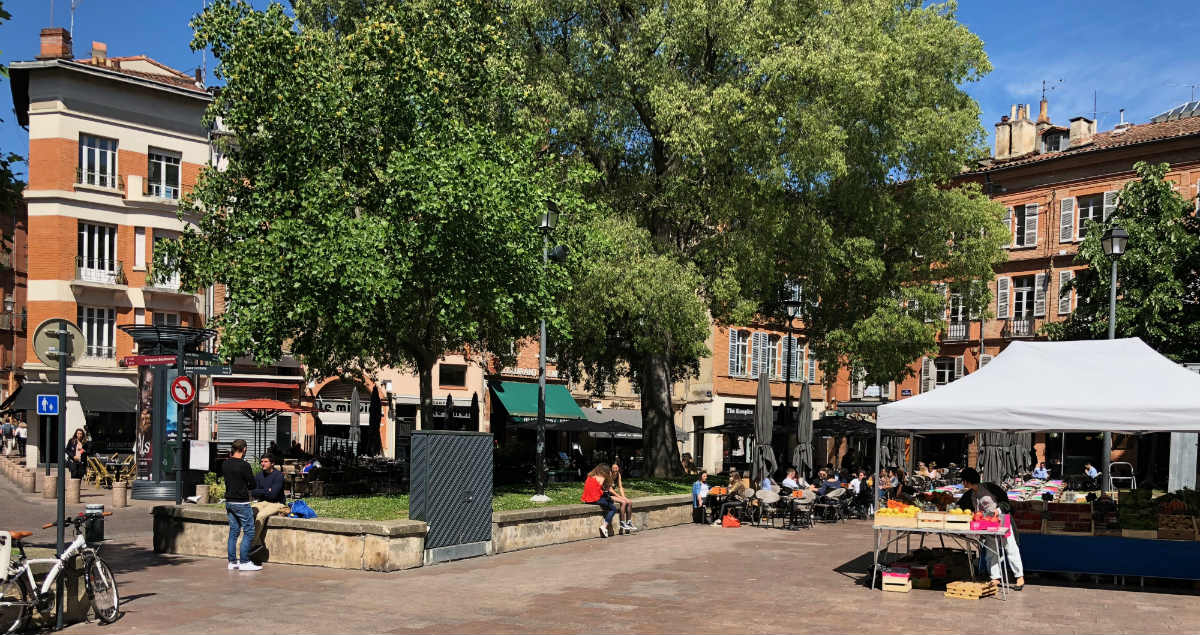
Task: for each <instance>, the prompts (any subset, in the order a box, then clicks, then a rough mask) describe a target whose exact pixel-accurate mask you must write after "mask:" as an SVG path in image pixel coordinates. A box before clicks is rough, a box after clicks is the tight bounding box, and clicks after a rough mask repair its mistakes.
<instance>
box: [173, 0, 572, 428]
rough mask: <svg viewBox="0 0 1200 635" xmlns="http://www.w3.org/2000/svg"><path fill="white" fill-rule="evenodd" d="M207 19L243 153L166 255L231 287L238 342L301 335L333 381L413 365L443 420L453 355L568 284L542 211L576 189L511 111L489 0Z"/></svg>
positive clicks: (228, 115)
mask: <svg viewBox="0 0 1200 635" xmlns="http://www.w3.org/2000/svg"><path fill="white" fill-rule="evenodd" d="M193 26H194V28H195V31H196V35H195V39H194V41H193V47H195V48H201V47H209V48H211V49H212V51H213V52H214V54H215V56H216V58H217V60H218V64H217V67H216V76H217V77H218V78H219V79H221V80H223V81H224V82H225V83H224V86H222V87H221V89H220V90H219V92H218V93H217V95H216V98H215V100H214V103H213V105H212V107H211V109H210V110H209V112H208V119H209V121H210V122H213V123H218V122H219V124H220V126H221V127H222V128H223V129H224V131H226V132H228V133H229V134H228V135H227V136H222V137H221V138H224V139H228V141H226V142H224V143H223V144H222V145H223V148H222V149H223V151H224V153H225V157H226V158H227V165H225V166H223V168H224V169H216V168H209V169H206V170H205V171H204V172H203V173H202V175H201V178H200V182H199V184H198V186H197V187H196V189H195V191H194V192H193V193H192V194H191V196H189V197H188V199H187V200H186V201H185V204H184V205H183V206H182V208H183V211H182V212H181V213H188V212H194V213H196V214H197V215H198V219H199V220H198V222H197V227H196V228H195V229H194V230H192V229H189V230H188V231H186V232H185V233H184V234H183V237H182V239H181V241H179V242H178V243H177V244H176V245H174V246H172V248H170V249H168V250H166V251H165V252H164V253H163V254H161V255H159V257H158V262H157V263H156V264H157V265H158V266H174V267H178V268H179V269H181V270H182V272H183V274H184V278H185V281H186V282H188V283H189V284H193V285H209V284H214V283H223V284H225V285H227V287H228V289H229V301H228V304H227V308H226V311H225V312H224V313H223V314H222V315H220V316H219V317H218V318H217V320H216V324H217V326H219V327H220V328H222V329H223V330H222V338H221V346H222V350H223V352H225V353H226V354H233V355H237V354H246V353H248V354H251V355H253V357H254V359H255V360H256V361H260V362H269V361H271V360H274V359H277V358H278V357H279V356H280V354H281V351H282V350H283V348H284V347H285V345H286V346H287V347H288V348H289V349H290V351H291V352H292V353H294V354H296V355H298V356H299V357H300V358H301V359H302V360H303V361H304V363H305V364H306V365H307V366H308V368H309V372H310V373H312V374H314V375H318V376H330V375H343V374H359V373H363V372H370V371H372V370H373V369H374V368H376V367H379V366H399V367H410V368H415V369H416V370H417V372H418V374H419V377H420V392H421V405H422V412H423V413H424V416H428V414H429V413H430V412H431V409H432V376H431V370H432V368H433V365H434V364H435V363H436V361H437V359H438V358H439V357H440V356H441V355H442V354H444V353H447V352H451V351H462V350H484V349H501V348H503V345H504V344H506V343H507V342H510V341H512V340H513V339H514V338H517V337H520V336H524V335H527V334H529V333H531V332H534V331H535V330H536V324H537V319H538V318H539V317H540V316H541V314H542V310H543V307H544V306H545V305H547V304H548V298H549V297H551V295H552V294H553V293H554V291H555V288H556V285H558V284H560V282H561V276H560V275H557V273H556V271H557V270H555V269H551V270H549V271H548V272H547V273H545V274H543V270H542V262H541V259H542V257H541V237H540V236H539V235H538V234H537V232H536V229H535V228H536V226H537V220H538V216H539V214H540V213H541V210H543V209H545V207H546V202H547V201H548V200H551V199H553V200H555V201H556V202H557V204H558V205H559V206H560V207H562V208H563V209H565V210H570V209H572V206H573V205H574V204H575V198H573V197H572V194H571V192H573V191H575V189H576V188H563V187H562V184H563V183H568V182H570V179H571V178H572V175H571V174H570V173H569V172H568V171H567V170H565V169H562V168H560V164H561V161H560V160H559V159H557V158H555V157H552V156H549V155H546V154H541V155H539V154H538V153H537V152H536V150H537V148H538V146H537V143H538V140H537V139H536V138H533V137H529V136H524V135H521V134H520V132H519V131H520V129H521V126H520V125H518V122H517V121H516V120H514V119H512V115H513V113H512V112H511V110H510V109H508V108H507V107H506V106H507V104H511V103H516V99H515V97H516V96H515V95H514V94H513V89H514V85H513V84H512V82H510V81H507V77H506V76H505V74H504V71H505V69H507V68H510V66H511V65H510V64H508V63H506V62H504V59H503V58H504V56H505V55H506V49H505V48H504V47H503V46H502V39H501V32H500V30H499V29H498V27H497V22H496V17H495V16H494V15H493V14H491V13H490V8H489V3H487V2H484V1H478V2H468V1H458V2H455V1H452V0H446V1H442V0H414V1H412V2H405V3H395V4H393V3H379V4H372V5H371V6H370V7H367V8H365V9H364V10H363V12H362V13H360V14H358V15H357V16H356V23H355V27H354V28H353V29H330V28H314V27H313V26H310V25H305V24H298V23H297V22H296V21H295V20H294V19H293V18H292V17H291V16H289V15H288V13H287V11H285V9H284V7H282V6H281V5H278V4H273V5H271V6H270V7H269V8H267V9H266V10H265V11H256V10H254V9H253V8H252V7H251V6H250V5H249V4H247V3H245V2H242V1H239V0H218V1H217V2H214V3H213V4H212V5H210V6H209V7H208V8H207V9H206V10H205V11H204V12H203V13H201V14H199V15H198V16H197V17H196V18H195V19H194V21H193ZM316 26H320V25H316ZM559 190H564V191H559ZM427 421H428V420H427Z"/></svg>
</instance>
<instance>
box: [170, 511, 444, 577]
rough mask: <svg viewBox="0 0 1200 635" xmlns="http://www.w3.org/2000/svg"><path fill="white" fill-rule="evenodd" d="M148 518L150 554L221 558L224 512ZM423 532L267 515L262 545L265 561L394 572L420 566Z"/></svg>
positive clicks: (388, 524) (416, 526)
mask: <svg viewBox="0 0 1200 635" xmlns="http://www.w3.org/2000/svg"><path fill="white" fill-rule="evenodd" d="M153 514H154V550H155V551H157V552H159V553H174V554H182V555H190V556H210V557H214V558H225V557H226V544H227V539H228V536H229V521H228V516H227V515H226V513H225V510H224V509H223V508H215V507H198V506H184V507H176V506H168V505H160V506H158V507H155V508H154V511H153ZM426 531H427V527H426V525H425V523H423V522H418V521H415V520H389V521H370V520H346V519H341V518H287V517H284V516H272V517H270V518H268V519H267V525H266V540H265V541H264V544H265V545H266V547H267V551H268V552H269V553H270V557H269V562H274V563H283V564H302V565H310V566H317V567H331V568H335V569H361V570H366V571H399V570H401V569H411V568H414V567H419V566H421V564H422V561H423V557H424V553H425V533H426Z"/></svg>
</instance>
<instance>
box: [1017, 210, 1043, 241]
mask: <svg viewBox="0 0 1200 635" xmlns="http://www.w3.org/2000/svg"><path fill="white" fill-rule="evenodd" d="M1013 215H1014V218H1015V219H1016V225H1017V227H1016V231H1015V232H1014V233H1013V240H1014V241H1015V242H1014V245H1015V246H1017V247H1034V246H1036V245H1037V235H1038V206H1037V203H1030V204H1029V205H1018V206H1017V207H1015V208H1013Z"/></svg>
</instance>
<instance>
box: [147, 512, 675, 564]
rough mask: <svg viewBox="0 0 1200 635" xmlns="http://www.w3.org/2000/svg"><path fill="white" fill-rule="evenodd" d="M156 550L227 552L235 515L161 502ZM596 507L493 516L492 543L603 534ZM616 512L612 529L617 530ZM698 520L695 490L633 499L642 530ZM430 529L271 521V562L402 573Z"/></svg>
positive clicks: (500, 546)
mask: <svg viewBox="0 0 1200 635" xmlns="http://www.w3.org/2000/svg"><path fill="white" fill-rule="evenodd" d="M153 513H154V550H155V551H157V552H159V553H174V554H182V555H189V556H208V557H213V558H224V557H226V541H227V537H228V535H229V524H228V517H227V516H226V514H225V510H224V509H223V508H218V507H203V506H195V505H188V506H184V507H176V506H173V505H161V506H158V507H155V508H154V512H153ZM601 519H602V515H601V514H600V511H599V508H597V507H596V506H595V505H556V506H553V507H539V508H536V509H521V510H516V511H509V512H495V513H493V514H492V549H491V551H490V553H492V554H497V553H504V552H506V551H516V550H519V549H531V548H533V547H545V546H547V545H556V544H559V543H564V542H572V541H575V540H586V539H588V538H599V531H598V528H599V526H600V522H601ZM615 520H616V519H615V518H614V523H613V528H614V529H613V533H614V534H615V533H616V530H615V527H616V522H615ZM690 522H692V502H691V496H689V495H687V494H683V495H678V496H650V497H647V498H638V499H634V501H633V524H634V525H636V526H637V527H638V530H639V531H645V530H648V529H659V528H662V527H671V526H674V525H683V524H686V523H690ZM427 531H428V527H427V526H426V524H425V523H423V522H420V521H415V520H393V521H386V522H377V521H361V520H344V519H340V518H312V519H305V518H285V517H283V516H273V517H271V518H269V519H267V533H266V541H265V544H266V547H267V550H268V551H269V553H270V557H269V560H268V561H269V562H275V563H283V564H303V565H310V566H318V567H331V568H336V569H362V570H368V571H399V570H401V569H412V568H414V567H419V566H422V564H423V562H424V554H425V534H426V532H427Z"/></svg>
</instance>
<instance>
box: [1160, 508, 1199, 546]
mask: <svg viewBox="0 0 1200 635" xmlns="http://www.w3.org/2000/svg"><path fill="white" fill-rule="evenodd" d="M1157 538H1158V539H1159V540H1195V539H1196V520H1195V519H1194V518H1193V517H1191V516H1180V515H1169V514H1159V515H1158V536H1157Z"/></svg>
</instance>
